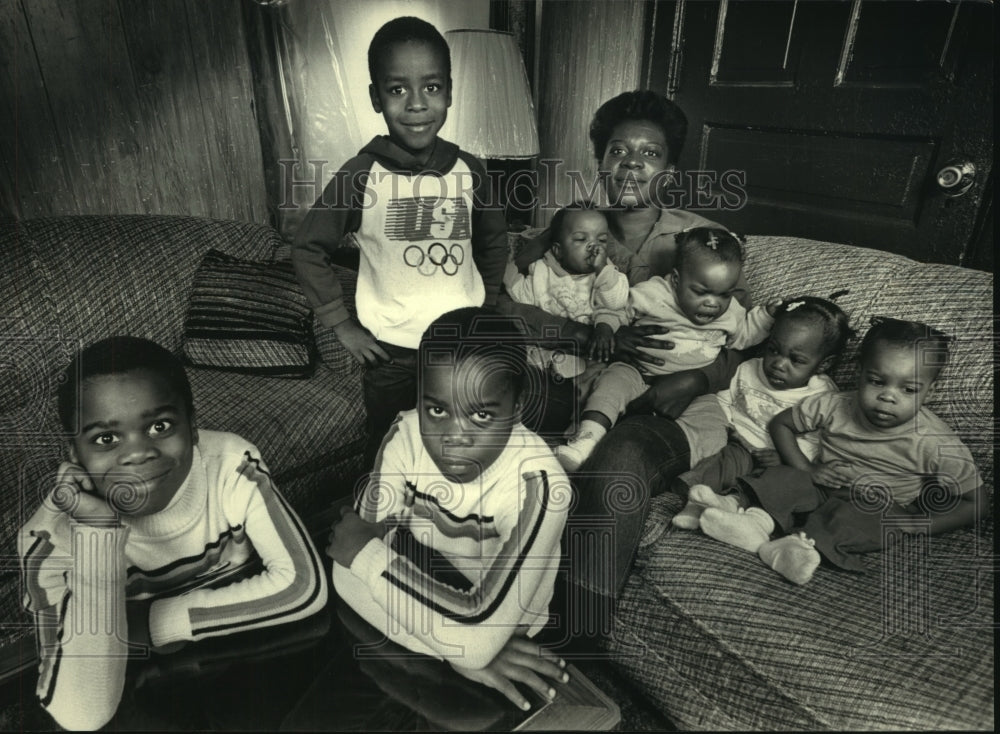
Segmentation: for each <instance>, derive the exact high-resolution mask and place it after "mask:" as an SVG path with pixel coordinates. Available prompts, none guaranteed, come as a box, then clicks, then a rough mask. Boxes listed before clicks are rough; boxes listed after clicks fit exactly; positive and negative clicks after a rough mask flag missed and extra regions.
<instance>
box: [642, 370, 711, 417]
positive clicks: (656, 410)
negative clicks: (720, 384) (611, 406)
mask: <svg viewBox="0 0 1000 734" xmlns="http://www.w3.org/2000/svg"><path fill="white" fill-rule="evenodd" d="M707 390H708V378H707V377H705V374H704V373H703V372H702V371H701V370H684V371H683V372H675V373H674V374H672V375H660V376H659V377H657V378H655V379H654V380H653V383H652V384H651V385H650V386H649V389H648V390H646V392H644V393H643V394H642V395H640V396H639V397H637V398H636V399H635V400H633V401H632V402H631V403H629V404H628V405H627V406H625V412H626V413H628V414H643V413H646V414H648V413H652V414H653V415H661V416H663V417H665V418H677V417H678V416H679V415H680V414H681V413H683V412H684V410H685V409H686V408H687V407H688V405H690V404H691V401H692V400H694V399H695V398H696V397H698V396H699V395H704V394H705V392H706V391H707Z"/></svg>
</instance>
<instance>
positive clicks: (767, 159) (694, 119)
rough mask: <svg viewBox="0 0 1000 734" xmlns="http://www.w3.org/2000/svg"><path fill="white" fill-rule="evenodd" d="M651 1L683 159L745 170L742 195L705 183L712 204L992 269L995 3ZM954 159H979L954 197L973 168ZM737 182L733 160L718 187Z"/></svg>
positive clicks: (664, 85) (842, 238) (651, 82)
mask: <svg viewBox="0 0 1000 734" xmlns="http://www.w3.org/2000/svg"><path fill="white" fill-rule="evenodd" d="M653 7H654V15H653V18H652V26H653V27H652V36H651V40H650V42H649V43H650V46H649V48H648V51H649V52H648V54H647V58H648V65H647V68H646V70H645V73H646V84H647V85H648V86H649V87H651V88H653V89H656V90H658V91H661V92H664V93H666V94H667V95H668V96H671V97H672V98H673V99H674V100H675V101H676V102H678V104H680V106H681V107H682V108H683V109H684V111H685V112H686V113H687V115H688V118H689V123H690V127H689V133H688V142H687V146H686V148H685V150H684V151H683V153H682V156H681V162H680V164H681V168H682V169H683V170H685V171H688V172H690V171H693V170H700V171H707V172H709V173H708V174H705V175H706V176H708V177H709V178H708V179H706V178H704V176H703V185H704V182H705V181H708V180H711V177H712V176H720V177H721V176H722V175H723V174H724V172H726V171H735V172H745V177H746V179H745V180H746V183H745V193H746V196H745V197H740V196H735V197H734V196H733V195H731V194H730V195H727V196H724V197H720V198H719V200H717V201H711V200H709V199H705V197H702V203H706V202H709V206H708V210H707V211H704V212H703V213H705V214H706V216H709V217H711V218H713V219H716V220H717V221H720V222H722V223H724V224H726V225H728V226H730V227H732V228H733V229H734V230H735V231H737V232H741V233H748V234H790V235H799V236H804V237H811V238H814V239H820V240H829V241H835V242H844V243H849V244H856V245H865V246H869V247H876V248H881V249H885V250H891V251H893V252H899V253H903V254H906V255H908V256H910V257H913V258H915V259H918V260H924V261H935V262H948V263H953V264H965V265H973V266H979V267H988V268H990V269H991V268H992V253H991V250H992V247H991V246H990V244H991V243H987V244H986V247H985V248H983V246H982V242H983V241H985V240H986V238H987V235H985V234H983V232H982V230H983V227H984V222H991V221H992V213H991V211H989V209H988V202H989V199H990V196H991V191H992V179H991V176H992V160H993V147H992V137H993V99H992V96H993V92H992V64H993V32H992V24H993V8H992V6H991V5H987V4H984V3H980V2H972V1H970V0H965V1H963V2H958V3H945V2H912V1H911V2H881V1H879V0H853V2H851V1H847V0H844V1H812V0H782V1H780V2H766V1H763V0H742V1H741V0H720V1H714V2H685V0H678V1H677V2H658V3H656V4H655V5H654V6H653ZM950 164H971V165H972V166H973V167H974V168H975V174H974V176H972V179H971V180H972V185H971V187H968V188H967V190H964V193H962V194H961V195H958V196H949V195H948V193H952V194H955V193H958V192H959V191H962V190H963V189H965V183H966V181H968V180H969V173H968V170H969V169H968V167H967V166H964V167H963V166H962V165H956V166H955V167H954V168H949V165H950ZM942 171H943V173H941V176H942V177H943V180H942V182H941V183H939V182H938V177H939V176H938V174H939V172H942ZM957 171H964V173H963V174H962V178H961V179H960V180H959V181H958V183H957V184H955V183H953V180H954V179H956V178H959V175H958V173H957ZM734 182H739V173H735V174H734V173H731V174H730V175H729V178H728V179H726V184H727V185H726V186H725V188H728V189H732V188H734ZM942 184H943V186H942ZM949 184H951V185H952V187H951V189H949V192H946V190H945V189H946V188H947V187H948V185H949ZM689 190H690V187H689ZM723 193H725V192H723ZM693 203H697V202H693ZM720 203H721V204H722V205H723V209H721V210H720V209H719V208H718V204H720ZM984 204H985V205H984ZM726 205H729V208H728V209H726V208H725V206H726ZM733 205H735V206H736V207H737V208H733ZM977 245H978V248H977ZM977 249H978V251H977ZM984 249H985V252H984V251H983V250H984Z"/></svg>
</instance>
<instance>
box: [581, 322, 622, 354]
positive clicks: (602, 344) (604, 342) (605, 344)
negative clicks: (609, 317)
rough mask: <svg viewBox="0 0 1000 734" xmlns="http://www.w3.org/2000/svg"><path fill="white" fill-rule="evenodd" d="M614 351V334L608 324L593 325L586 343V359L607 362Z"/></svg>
mask: <svg viewBox="0 0 1000 734" xmlns="http://www.w3.org/2000/svg"><path fill="white" fill-rule="evenodd" d="M614 351H615V332H613V331H612V330H611V326H609V325H608V324H603V323H601V324H595V325H594V330H593V332H592V333H591V335H590V340H589V342H588V343H587V359H592V360H598V361H601V362H607V361H608V360H610V359H611V355H612V354H613V353H614Z"/></svg>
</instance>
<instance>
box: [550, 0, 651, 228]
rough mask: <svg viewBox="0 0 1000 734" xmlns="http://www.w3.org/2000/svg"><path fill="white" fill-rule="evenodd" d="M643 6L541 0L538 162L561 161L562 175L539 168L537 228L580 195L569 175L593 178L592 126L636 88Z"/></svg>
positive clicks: (637, 2)
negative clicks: (600, 112) (606, 107)
mask: <svg viewBox="0 0 1000 734" xmlns="http://www.w3.org/2000/svg"><path fill="white" fill-rule="evenodd" d="M646 5H647V3H646V2H644V0H617V1H616V2H577V1H576V0H542V28H541V39H542V40H541V46H542V47H541V59H540V68H539V79H538V94H537V96H538V102H537V105H536V109H537V110H538V135H539V143H540V145H541V157H540V158H541V161H544V160H545V159H550V160H559V161H562V162H563V164H562V166H563V167H562V168H561V170H556V169H554V168H549V167H547V166H545V165H544V163H543V164H542V165H541V166H540V168H539V199H540V204H539V210H538V211H537V212H536V221H535V224H536V225H544V224H547V223H548V221H549V219H551V217H552V215H553V214H554V213H555V210H556V209H557V208H558V206H555V207H546V206H545V203H546V202H548V203H549V204H560V205H565V204H568V203H570V200H571V197H576V198H579V192H578V191H574V190H573V188H572V187H571V186H570V175H571V174H572V172H574V171H576V172H579V173H578V174H577V175H579V176H582V178H583V179H584V180H585V181H586V182H587V184H588V185H589V184H590V183H591V182H592V181H593V179H594V178H595V177H596V174H597V161H596V160H595V159H594V153H593V150H592V149H591V145H590V137H589V131H590V120H591V118H592V117H593V116H594V112H595V111H596V110H597V108H598V107H600V106H601V104H602V103H604V102H606V101H607V100H609V99H611V98H612V97H615V96H617V95H619V94H621V93H622V92H629V91H632V90H633V89H638V88H639V87H640V86H641V84H640V70H641V68H642V58H641V56H642V48H643V39H644V38H645V35H646V33H647V31H646V30H645V28H644V25H645V17H646V16H645V14H646Z"/></svg>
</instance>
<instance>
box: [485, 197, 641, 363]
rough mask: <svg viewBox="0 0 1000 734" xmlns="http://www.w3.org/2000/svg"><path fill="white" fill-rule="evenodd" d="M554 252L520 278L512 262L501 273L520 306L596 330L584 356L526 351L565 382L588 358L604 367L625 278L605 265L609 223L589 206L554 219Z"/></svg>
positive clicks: (575, 206) (624, 295) (571, 207)
mask: <svg viewBox="0 0 1000 734" xmlns="http://www.w3.org/2000/svg"><path fill="white" fill-rule="evenodd" d="M549 231H550V232H551V235H552V247H551V248H550V249H549V251H548V252H546V253H545V255H544V257H542V258H541V259H540V260H536V261H534V262H533V263H531V265H530V266H529V268H528V274H527V275H523V274H522V273H520V272H519V271H518V269H517V266H516V265H515V264H514V262H513V261H511V262H510V263H508V265H507V272H506V273H505V274H504V279H503V282H504V286H506V288H507V293H508V294H510V297H511V298H512V299H513V300H515V301H517V302H518V303H527V304H529V305H532V306H537V307H538V308H541V309H542V310H543V311H546V312H548V313H550V314H553V315H556V316H562V317H564V318H567V319H572V320H573V321H578V322H580V323H584V324H593V325H594V330H593V334H592V336H591V338H590V342H589V343H588V345H587V349H586V355H585V357H586V358H584V357H578V356H576V355H573V354H567V353H564V352H561V351H555V350H551V349H542V348H540V347H530V348H529V350H528V360H529V362H530V363H531V364H533V365H535V366H536V367H541V368H542V369H545V370H552V371H554V372H555V373H556V374H558V375H559V376H561V377H565V378H573V377H577V376H579V375H581V374H582V373H583V372H584V370H586V368H587V359H590V360H592V361H598V362H606V361H607V360H608V359H610V358H611V352H612V351H613V350H614V328H613V326H612V325H613V324H617V322H618V320H617V318H616V316H615V314H616V313H617V312H621V311H623V310H624V309H625V304H626V303H627V302H628V277H627V276H626V275H625V274H624V273H621V272H619V271H618V269H617V268H615V266H614V265H613V264H612V263H611V262H609V261H608V253H607V247H608V236H609V235H608V220H607V219H606V218H605V216H604V214H602V213H601V212H600V211H599V210H597V209H595V208H594V207H593V205H591V204H586V203H576V204H571V205H569V206H567V207H565V208H564V209H560V210H559V211H558V212H556V214H555V216H554V217H552V222H551V224H550V226H549Z"/></svg>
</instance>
